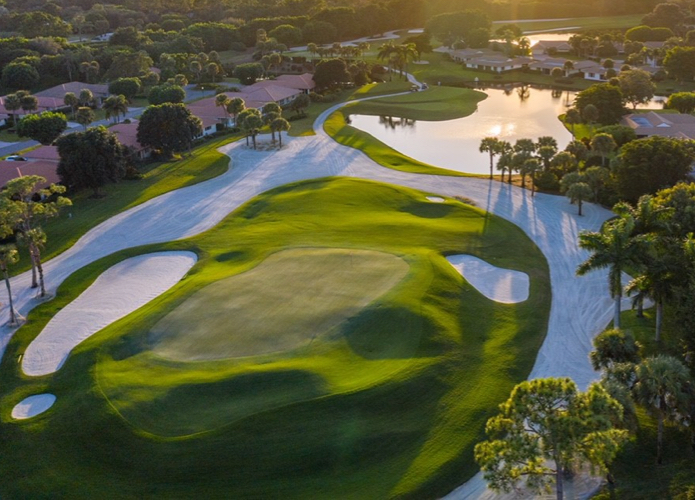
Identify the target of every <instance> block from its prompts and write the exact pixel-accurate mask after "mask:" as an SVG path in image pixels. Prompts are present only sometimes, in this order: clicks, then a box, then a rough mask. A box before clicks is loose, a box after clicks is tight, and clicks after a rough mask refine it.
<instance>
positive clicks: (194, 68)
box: [188, 61, 203, 82]
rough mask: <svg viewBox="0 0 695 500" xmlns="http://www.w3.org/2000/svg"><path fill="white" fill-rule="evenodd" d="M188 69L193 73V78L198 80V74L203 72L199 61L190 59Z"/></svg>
mask: <svg viewBox="0 0 695 500" xmlns="http://www.w3.org/2000/svg"><path fill="white" fill-rule="evenodd" d="M188 69H189V70H190V71H191V73H193V74H194V75H195V79H196V80H197V81H198V82H200V74H201V73H202V72H203V66H202V64H200V61H191V62H190V64H189V65H188Z"/></svg>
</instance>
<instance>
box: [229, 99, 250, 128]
mask: <svg viewBox="0 0 695 500" xmlns="http://www.w3.org/2000/svg"><path fill="white" fill-rule="evenodd" d="M245 109H246V103H245V102H244V100H243V99H242V98H241V97H234V98H232V99H231V100H230V101H229V103H228V104H227V112H228V113H231V114H232V116H233V117H234V126H235V127H236V126H238V125H239V124H238V123H237V117H238V116H239V113H241V112H242V111H244V110H245Z"/></svg>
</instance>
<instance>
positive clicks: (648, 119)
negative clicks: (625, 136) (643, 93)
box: [620, 111, 695, 140]
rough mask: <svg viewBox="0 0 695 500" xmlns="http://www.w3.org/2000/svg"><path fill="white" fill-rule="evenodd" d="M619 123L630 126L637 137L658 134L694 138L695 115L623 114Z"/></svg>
mask: <svg viewBox="0 0 695 500" xmlns="http://www.w3.org/2000/svg"><path fill="white" fill-rule="evenodd" d="M620 124H621V125H625V126H627V127H630V128H632V129H633V130H634V131H635V134H636V135H637V137H638V138H644V137H651V136H653V135H658V136H662V137H674V138H677V139H693V140H695V116H693V115H689V114H680V113H674V114H661V113H655V112H654V111H650V112H649V113H634V114H630V115H625V116H624V117H623V118H622V120H621V121H620Z"/></svg>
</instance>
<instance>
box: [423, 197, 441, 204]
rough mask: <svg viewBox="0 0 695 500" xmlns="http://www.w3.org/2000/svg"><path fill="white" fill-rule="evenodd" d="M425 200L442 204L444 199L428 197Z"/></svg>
mask: <svg viewBox="0 0 695 500" xmlns="http://www.w3.org/2000/svg"><path fill="white" fill-rule="evenodd" d="M427 199H428V200H429V201H431V202H432V203H444V198H442V197H441V196H428V197H427Z"/></svg>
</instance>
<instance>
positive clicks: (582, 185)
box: [567, 182, 593, 216]
mask: <svg viewBox="0 0 695 500" xmlns="http://www.w3.org/2000/svg"><path fill="white" fill-rule="evenodd" d="M592 194H593V191H591V188H590V187H589V185H588V184H587V183H586V182H575V183H573V184H571V185H570V186H569V188H568V189H567V197H568V198H569V199H570V200H572V201H576V202H577V207H578V213H577V215H579V216H581V215H582V204H583V203H584V201H585V200H588V199H589V198H591V195H592Z"/></svg>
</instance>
